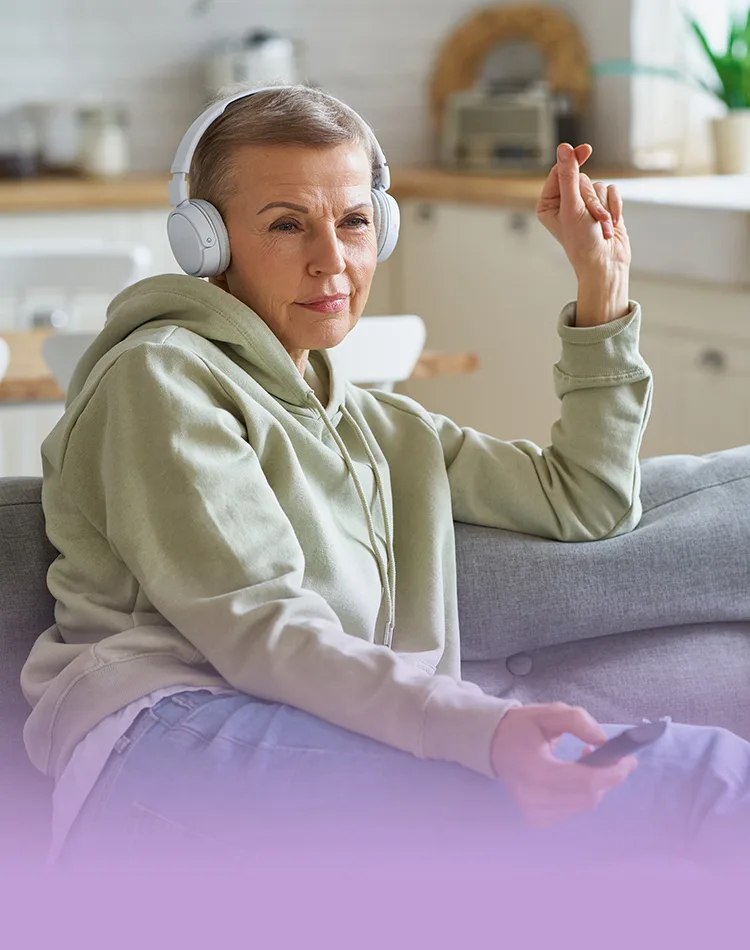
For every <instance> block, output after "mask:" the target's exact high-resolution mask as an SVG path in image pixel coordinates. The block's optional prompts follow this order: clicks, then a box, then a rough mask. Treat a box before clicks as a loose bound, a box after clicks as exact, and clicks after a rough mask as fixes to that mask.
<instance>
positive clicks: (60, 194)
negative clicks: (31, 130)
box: [0, 165, 654, 214]
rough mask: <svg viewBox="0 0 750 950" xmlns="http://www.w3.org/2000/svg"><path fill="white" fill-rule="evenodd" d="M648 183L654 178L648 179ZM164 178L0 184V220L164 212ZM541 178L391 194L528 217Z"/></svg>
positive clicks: (441, 178)
mask: <svg viewBox="0 0 750 950" xmlns="http://www.w3.org/2000/svg"><path fill="white" fill-rule="evenodd" d="M591 173H592V174H593V175H594V176H595V177H597V178H602V179H611V178H633V177H644V175H643V174H640V173H636V172H634V171H633V170H632V169H630V170H628V169H623V168H598V169H597V168H592V169H591ZM649 177H654V176H653V175H650V176H649ZM168 179H169V176H168V174H167V173H166V172H165V173H164V174H162V175H157V174H150V175H129V176H127V177H126V178H121V179H112V180H107V181H104V180H95V179H86V178H33V179H24V180H9V179H4V180H0V214H17V213H21V212H29V211H39V212H45V211H97V210H99V211H103V210H109V209H134V208H167V207H168V202H167V181H168ZM543 183H544V177H542V176H536V175H533V176H520V175H516V176H504V175H502V176H501V175H467V174H459V173H456V172H449V171H445V170H443V169H441V168H437V167H431V166H426V165H425V166H414V167H395V168H394V169H393V170H392V183H391V193H392V194H393V195H394V196H395V197H396V198H398V199H400V200H404V199H408V198H413V199H422V200H424V201H455V202H466V203H471V204H486V205H497V206H502V207H508V208H514V209H518V210H528V211H533V210H534V208H535V207H536V202H537V199H538V197H539V193H540V191H541V189H542V185H543Z"/></svg>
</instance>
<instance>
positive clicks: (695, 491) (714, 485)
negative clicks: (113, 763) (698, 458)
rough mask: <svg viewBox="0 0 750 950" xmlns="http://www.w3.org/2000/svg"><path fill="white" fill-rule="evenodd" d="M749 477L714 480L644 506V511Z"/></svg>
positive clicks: (654, 509) (650, 510) (749, 477)
mask: <svg viewBox="0 0 750 950" xmlns="http://www.w3.org/2000/svg"><path fill="white" fill-rule="evenodd" d="M747 479H750V475H737V476H735V477H734V478H727V479H725V480H724V481H721V482H712V483H711V484H708V485H701V486H700V487H699V488H693V489H691V490H690V491H686V492H684V493H683V494H682V495H677V496H675V497H674V498H668V499H667V500H666V501H660V502H659V503H658V504H657V505H653V506H652V507H650V508H646V507H644V509H643V513H644V514H647V513H649V512H652V511H657V510H658V509H659V508H663V507H664V506H665V505H671V504H673V503H674V502H676V501H682V499H683V498H689V497H690V496H691V495H697V494H698V492H702V491H710V490H711V489H712V488H721V487H723V486H724V485H732V484H734V483H735V482H742V481H745V480H747Z"/></svg>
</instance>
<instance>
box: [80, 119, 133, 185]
mask: <svg viewBox="0 0 750 950" xmlns="http://www.w3.org/2000/svg"><path fill="white" fill-rule="evenodd" d="M79 116H80V120H81V146H80V153H79V165H80V169H81V171H82V172H83V173H84V174H85V175H92V176H94V177H97V178H117V177H118V176H120V175H124V174H125V173H126V172H127V170H128V168H129V165H130V149H129V147H128V138H127V132H126V128H127V124H128V115H127V112H126V110H125V109H124V107H123V106H120V105H99V106H91V107H88V108H85V109H81V110H80V112H79Z"/></svg>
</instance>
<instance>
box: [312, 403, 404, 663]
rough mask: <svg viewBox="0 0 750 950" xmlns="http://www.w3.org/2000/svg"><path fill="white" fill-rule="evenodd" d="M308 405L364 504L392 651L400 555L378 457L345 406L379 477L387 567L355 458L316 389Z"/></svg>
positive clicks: (343, 409)
mask: <svg viewBox="0 0 750 950" xmlns="http://www.w3.org/2000/svg"><path fill="white" fill-rule="evenodd" d="M307 400H308V402H310V403H312V404H313V405H314V406H315V408H316V409H317V411H318V414H319V416H320V418H321V419H322V420H323V424H324V425H325V427H326V429H327V430H328V432H329V433H330V436H331V438H332V439H333V440H334V442H335V443H336V445H337V446H338V449H339V451H340V452H341V455H342V458H343V459H344V462H345V464H346V467H347V468H348V469H349V474H350V475H351V477H352V481H353V482H354V486H355V488H356V490H357V495H358V496H359V501H360V504H361V505H362V510H363V511H364V513H365V521H366V523H367V533H368V535H369V537H370V544H371V546H372V552H373V554H374V556H375V560H376V561H377V564H378V571H379V573H380V577H381V582H382V585H383V591H384V593H385V600H386V609H387V613H388V620H387V622H386V627H385V633H384V635H383V645H384V646H387V647H389V648H390V646H391V644H392V642H393V630H394V626H395V619H396V604H395V596H396V556H395V554H394V551H393V535H392V533H391V524H390V521H389V520H388V506H387V503H386V497H385V488H384V486H383V480H382V478H381V476H380V470H379V468H378V465H377V462H376V460H375V456H374V455H373V452H372V449H371V448H370V445H369V443H368V442H367V439H366V437H365V434H364V433H363V432H362V429H361V428H360V427H359V425H358V424H357V422H356V420H355V419H354V417H353V416H352V414H351V413H350V412H349V411H348V410H347V408H346V407H345V406H342V407H341V414H342V416H343V417H344V418H345V419H346V421H347V422H348V423H349V425H350V426H351V427H352V429H353V431H354V434H355V435H356V436H357V438H358V439H359V441H360V443H361V445H362V447H363V449H364V450H365V455H366V456H367V461H368V462H369V464H370V466H371V468H372V471H373V476H374V478H375V487H376V490H377V493H378V499H379V500H380V505H381V508H382V509H383V521H384V524H385V548H386V564H385V566H384V565H383V559H382V557H381V555H380V549H379V548H378V543H377V537H376V535H375V525H374V523H373V519H372V512H371V511H370V506H369V505H368V504H367V498H366V497H365V492H364V489H363V487H362V482H361V481H360V480H359V476H358V475H357V470H356V468H355V466H354V460H353V459H352V457H351V455H350V454H349V451H348V450H347V448H346V445H345V444H344V440H343V439H342V438H341V436H340V435H339V433H338V431H337V429H336V427H335V426H334V424H333V423H332V422H331V419H330V417H329V416H328V413H327V412H326V411H325V407H324V406H323V404H322V402H321V401H320V400H319V399H318V397H317V396H316V395H315V393H314V392H313V391H312V390H309V391H308V393H307Z"/></svg>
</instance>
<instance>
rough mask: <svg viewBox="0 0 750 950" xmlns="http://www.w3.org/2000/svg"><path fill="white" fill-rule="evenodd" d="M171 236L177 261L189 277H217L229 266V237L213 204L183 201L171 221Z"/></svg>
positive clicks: (171, 215)
mask: <svg viewBox="0 0 750 950" xmlns="http://www.w3.org/2000/svg"><path fill="white" fill-rule="evenodd" d="M167 234H168V235H169V243H170V246H171V248H172V253H173V254H174V256H175V260H176V261H177V263H178V264H179V265H180V267H181V268H182V269H183V270H184V271H185V273H186V274H190V275H191V276H192V277H215V276H216V275H217V274H221V273H223V272H224V271H225V270H226V269H227V267H229V261H230V259H231V252H230V249H229V235H228V234H227V229H226V225H225V224H224V221H223V220H222V217H221V215H220V214H219V212H218V210H217V209H216V208H215V207H214V206H213V205H212V204H211V203H210V202H208V201H204V200H203V199H201V198H195V199H193V200H188V201H183V202H182V204H180V205H178V206H177V207H176V208H175V209H174V210H173V211H172V213H171V214H170V215H169V218H168V219H167Z"/></svg>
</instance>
